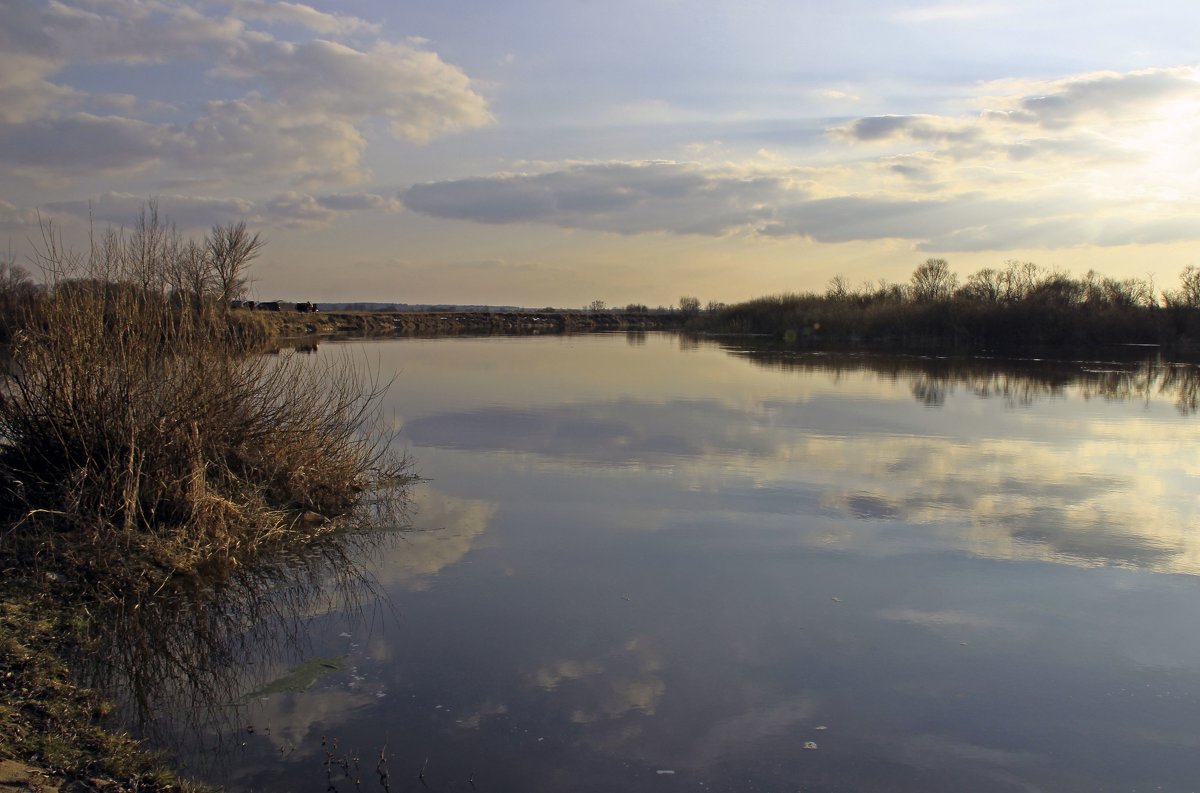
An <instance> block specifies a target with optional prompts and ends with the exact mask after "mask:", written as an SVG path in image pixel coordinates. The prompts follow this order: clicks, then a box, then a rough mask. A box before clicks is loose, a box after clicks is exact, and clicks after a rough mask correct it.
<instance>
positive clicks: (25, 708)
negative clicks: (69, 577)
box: [0, 569, 204, 793]
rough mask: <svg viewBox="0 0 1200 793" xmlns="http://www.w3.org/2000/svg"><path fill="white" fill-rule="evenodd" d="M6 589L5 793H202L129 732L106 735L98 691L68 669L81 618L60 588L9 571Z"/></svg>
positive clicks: (2, 610) (1, 704) (1, 620)
mask: <svg viewBox="0 0 1200 793" xmlns="http://www.w3.org/2000/svg"><path fill="white" fill-rule="evenodd" d="M4 577H5V584H4V586H3V589H0V738H2V740H0V792H2V793H9V792H10V791H12V792H14V793H15V791H74V792H76V793H82V792H84V791H159V792H161V793H168V792H172V793H174V792H183V791H202V790H204V788H201V787H199V786H196V785H193V784H190V783H188V782H186V781H185V780H183V779H181V778H179V777H178V776H177V775H176V774H175V773H174V772H173V771H171V770H170V769H169V768H168V767H167V765H166V763H165V762H164V759H163V757H162V756H161V755H159V754H156V753H153V752H148V751H146V750H145V749H143V748H142V747H141V745H140V744H139V743H138V742H137V741H136V740H134V739H133V738H131V737H130V736H129V735H127V734H125V733H123V732H114V731H110V730H109V729H107V728H106V727H105V726H104V724H103V721H104V718H105V716H106V714H107V713H108V710H109V707H110V706H109V705H108V703H107V701H106V700H105V698H104V697H103V696H102V695H101V694H100V693H99V692H97V691H94V690H92V689H89V688H86V687H84V686H81V685H79V683H78V682H77V681H76V679H75V677H74V675H73V674H72V672H71V670H70V669H69V668H68V665H67V663H66V662H65V661H64V660H63V659H64V658H65V657H67V655H68V654H69V650H70V645H71V643H72V641H73V637H74V635H75V631H76V629H77V626H78V624H79V621H80V620H82V619H84V618H85V616H84V614H82V613H79V612H77V611H76V610H75V609H72V608H70V607H69V606H68V605H67V603H66V602H65V601H64V600H63V599H61V598H59V597H57V595H56V594H55V593H54V591H53V587H54V582H52V581H46V582H43V583H41V584H35V583H33V582H28V581H21V585H20V586H18V585H17V582H18V581H20V579H19V577H18V575H17V574H16V572H15V571H13V570H11V569H10V570H5V571H4Z"/></svg>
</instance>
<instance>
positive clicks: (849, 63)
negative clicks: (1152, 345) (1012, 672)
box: [0, 0, 1200, 306]
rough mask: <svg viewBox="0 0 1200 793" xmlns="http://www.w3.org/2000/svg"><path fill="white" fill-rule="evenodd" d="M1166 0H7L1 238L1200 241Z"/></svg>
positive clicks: (712, 287) (342, 250)
mask: <svg viewBox="0 0 1200 793" xmlns="http://www.w3.org/2000/svg"><path fill="white" fill-rule="evenodd" d="M1196 30H1200V6H1198V5H1196V4H1195V3H1190V2H1158V1H1155V0H1149V1H1148V2H1142V3H1126V2H1121V3H1117V2H1108V0H1100V1H1099V2H1087V3H1084V2H1076V1H1075V0H1069V1H1065V2H1055V3H1044V2H1039V3H1034V2H1030V1H1027V0H1014V1H1013V2H974V3H973V2H961V3H949V2H945V3H939V2H909V1H907V0H885V1H884V2H877V1H876V2H862V1H861V0H849V1H848V2H843V3H837V4H828V3H815V2H788V1H786V0H739V2H732V0H728V1H727V0H706V1H704V2H693V3H683V2H679V1H678V0H638V2H629V1H627V0H606V1H605V2H598V1H589V0H565V1H564V2H553V3H551V2H545V0H510V1H508V2H504V3H496V2H481V1H480V0H442V2H426V1H425V0H414V2H405V3H386V2H382V0H344V1H343V2H336V3H335V2H313V3H311V4H305V3H299V2H270V0H0V249H4V250H11V251H12V253H13V255H15V256H16V257H17V258H18V260H23V258H24V257H25V256H26V255H27V253H28V252H29V247H30V244H29V242H28V241H29V240H30V239H32V238H34V237H36V236H37V223H38V218H39V217H41V218H53V219H54V221H55V223H56V224H58V225H59V226H60V227H61V228H62V229H63V230H64V232H65V233H66V234H67V235H68V237H69V238H71V239H72V240H75V241H76V243H77V244H82V243H83V242H84V241H85V239H86V237H85V236H84V232H85V230H86V227H87V222H88V218H89V216H90V217H91V218H93V219H94V222H96V223H97V224H99V225H101V226H103V225H106V224H114V225H122V224H125V225H128V224H129V223H131V222H132V221H133V219H134V218H135V217H136V215H137V213H138V210H139V208H140V206H141V205H142V204H143V203H144V202H145V201H146V200H147V199H148V198H156V199H157V200H158V202H159V206H160V209H161V211H162V212H164V213H165V214H167V215H168V216H169V217H170V218H171V220H173V221H174V222H175V223H176V225H177V226H178V227H179V228H180V230H181V231H184V232H185V233H195V234H200V233H203V231H204V230H205V229H206V228H207V227H209V226H210V225H211V224H213V223H217V222H229V221H232V220H237V219H245V220H247V222H248V223H249V224H250V225H251V226H252V227H253V228H255V229H256V230H258V231H261V232H262V233H263V235H264V236H265V237H266V238H267V239H268V241H269V244H268V246H267V248H266V249H265V251H264V255H263V257H262V259H261V260H260V262H259V263H258V264H257V267H256V270H255V273H254V276H255V279H256V280H255V285H254V291H255V293H256V295H257V296H258V297H260V298H263V299H270V298H275V297H282V298H287V299H297V300H301V299H312V300H322V301H332V300H379V301H400V302H448V303H491V304H519V305H527V306H543V305H558V306H579V305H584V304H586V303H588V302H590V301H591V300H595V299H600V300H605V301H607V302H608V303H609V304H611V305H623V304H624V303H627V302H635V301H636V302H642V303H648V304H650V305H657V304H668V305H669V304H673V303H674V302H676V300H677V299H678V298H679V296H680V295H683V294H694V295H697V296H699V297H700V298H701V299H702V300H703V301H708V300H722V301H734V300H740V299H745V298H750V297H755V296H758V295H762V294H768V293H775V292H782V291H795V290H805V289H814V290H822V289H824V287H825V284H826V282H827V281H828V280H829V279H830V278H831V277H833V276H835V275H839V274H840V275H844V276H845V277H846V278H847V279H848V280H849V281H850V282H851V283H852V284H858V283H861V282H863V281H875V280H877V279H879V278H887V279H889V280H893V281H899V280H905V279H907V277H908V275H909V273H910V272H911V271H912V269H913V267H915V266H916V265H917V264H918V263H919V262H921V261H922V260H924V259H925V258H926V257H928V256H944V257H946V258H947V259H949V260H950V263H951V266H952V267H953V268H954V269H955V270H956V271H957V272H958V273H959V274H960V275H963V276H965V275H966V274H968V273H970V272H974V271H975V270H978V269H980V268H981V267H996V266H999V265H1001V264H1003V262H1004V261H1005V260H1008V259H1021V260H1033V261H1036V262H1037V263H1039V264H1041V265H1043V266H1045V267H1050V268H1059V269H1063V270H1067V271H1070V272H1073V273H1076V274H1079V273H1082V272H1085V271H1086V270H1087V269H1089V268H1095V269H1097V270H1098V271H1100V272H1101V273H1103V274H1105V275H1110V276H1114V277H1129V276H1138V277H1145V276H1146V275H1148V274H1153V276H1154V278H1155V282H1156V284H1157V285H1158V286H1159V287H1160V288H1161V287H1173V286H1174V285H1175V279H1176V276H1177V274H1178V272H1179V271H1180V270H1181V269H1182V268H1183V267H1184V266H1185V265H1188V264H1196V263H1200V255H1198V250H1200V246H1198V244H1197V241H1198V240H1200V222H1198V221H1200V186H1198V185H1200V180H1198V179H1197V177H1198V176H1200V148H1198V147H1197V145H1196V141H1197V140H1200V65H1198V56H1197V50H1196V47H1195V43H1194V36H1195V31H1196Z"/></svg>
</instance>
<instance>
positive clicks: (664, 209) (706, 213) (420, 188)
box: [400, 162, 791, 235]
mask: <svg viewBox="0 0 1200 793" xmlns="http://www.w3.org/2000/svg"><path fill="white" fill-rule="evenodd" d="M790 189H791V188H790V187H789V186H788V183H787V181H786V180H785V179H783V178H781V177H778V176H757V175H738V174H727V173H718V172H711V171H706V170H704V169H702V168H699V167H697V166H695V165H691V164H686V163H674V162H634V163H622V162H618V163H590V164H575V165H570V166H568V167H567V168H565V169H563V170H559V171H550V172H547V173H540V174H504V175H499V176H490V177H483V178H476V179H459V180H452V181H444V182H431V183H427V184H420V185H415V186H414V187H411V188H409V189H408V190H406V191H404V192H403V193H402V194H401V196H400V198H401V200H402V201H403V203H404V205H405V206H406V207H407V208H409V209H411V210H414V211H417V212H421V213H424V214H427V215H432V216H435V217H443V218H455V219H460V220H472V221H475V222H480V223H549V224H553V225H557V226H562V227H564V228H589V229H596V230H600V231H613V232H617V233H620V234H638V233H643V232H652V231H667V232H673V233H677V234H708V235H720V234H726V233H729V232H731V231H734V230H736V229H739V228H742V227H746V226H755V225H760V224H761V223H762V222H764V221H766V220H769V219H770V218H771V216H772V211H771V209H770V208H769V204H770V203H771V202H773V201H775V200H777V199H778V198H779V196H780V195H781V194H782V193H784V192H787V191H789V190H790Z"/></svg>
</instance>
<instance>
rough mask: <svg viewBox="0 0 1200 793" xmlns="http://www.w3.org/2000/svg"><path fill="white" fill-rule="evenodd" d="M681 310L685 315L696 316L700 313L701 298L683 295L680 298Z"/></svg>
mask: <svg viewBox="0 0 1200 793" xmlns="http://www.w3.org/2000/svg"><path fill="white" fill-rule="evenodd" d="M679 311H680V312H681V313H682V314H683V315H684V316H688V317H691V316H695V315H696V314H699V313H700V298H698V297H688V296H686V295H685V296H683V297H681V298H679Z"/></svg>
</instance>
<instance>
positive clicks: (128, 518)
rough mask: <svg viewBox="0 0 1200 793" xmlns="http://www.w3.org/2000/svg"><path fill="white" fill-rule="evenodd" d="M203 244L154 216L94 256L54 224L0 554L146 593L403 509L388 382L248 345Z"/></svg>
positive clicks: (7, 390) (5, 468) (14, 437)
mask: <svg viewBox="0 0 1200 793" xmlns="http://www.w3.org/2000/svg"><path fill="white" fill-rule="evenodd" d="M214 231H215V230H214ZM205 250H206V246H205V244H204V243H196V242H194V241H189V240H182V239H180V238H178V237H177V236H176V235H175V234H174V233H173V232H172V231H169V230H164V229H162V228H161V227H160V226H159V224H158V223H157V218H156V217H153V216H152V217H150V218H149V219H147V217H146V216H143V219H142V223H141V224H140V225H139V227H138V228H137V229H136V230H135V231H134V232H133V233H132V234H124V233H120V232H110V233H109V234H107V235H105V236H104V238H103V239H102V240H101V241H99V242H98V243H95V244H93V245H92V246H91V249H90V250H89V251H88V252H87V254H85V255H76V254H72V253H70V252H67V251H65V250H64V249H63V248H62V246H61V244H60V243H59V241H58V240H57V238H56V237H55V235H54V233H53V229H52V228H50V227H47V228H46V229H45V234H44V244H43V247H42V250H41V252H40V257H41V262H40V264H41V265H42V269H43V270H44V272H45V273H46V278H45V283H44V285H43V287H42V289H41V291H40V294H39V295H38V296H37V298H36V299H34V300H28V301H25V302H24V304H23V305H22V306H21V308H20V310H18V311H16V312H15V313H14V314H13V315H12V316H10V317H9V319H8V323H9V325H10V335H11V338H12V345H11V362H10V363H9V367H8V372H7V374H6V376H5V377H4V380H3V383H2V385H0V521H2V523H0V561H4V562H6V563H7V564H9V565H15V566H18V567H20V569H23V570H26V571H28V570H35V571H43V572H45V573H52V574H55V575H61V576H65V577H66V578H67V579H68V580H69V581H70V583H72V584H75V585H81V586H89V587H91V588H93V589H95V590H97V591H98V594H100V595H101V596H102V597H106V598H113V599H121V600H125V601H128V600H129V599H130V598H133V599H135V600H136V599H139V598H141V597H145V596H148V595H151V594H153V593H155V592H159V591H161V590H162V589H163V588H164V587H168V586H171V585H173V582H179V581H187V580H195V579H197V578H200V577H203V576H205V575H208V574H218V575H219V574H220V572H221V571H222V570H228V569H229V568H230V567H232V566H236V565H238V564H239V563H240V562H243V561H246V559H247V558H248V557H250V556H252V555H254V554H255V553H257V552H258V551H260V550H261V549H263V548H264V547H269V546H282V545H294V544H296V543H299V542H303V541H305V540H307V539H311V538H313V537H315V536H319V535H321V534H326V533H329V532H331V531H334V530H337V529H339V528H343V527H348V526H353V525H359V524H362V523H363V522H364V521H370V520H373V519H378V518H379V517H380V510H386V509H387V506H388V504H389V503H394V502H395V500H396V499H399V498H402V485H403V482H404V481H405V480H404V477H403V473H404V463H403V460H400V459H397V458H396V457H394V456H393V455H392V454H391V452H390V451H389V448H388V444H387V438H386V437H383V436H381V435H380V434H379V433H378V432H377V431H376V428H377V423H376V421H375V419H376V415H375V411H376V409H377V406H378V401H379V400H378V398H379V396H380V394H381V392H382V390H383V388H384V387H385V386H384V385H381V383H380V382H379V381H378V380H377V379H374V378H372V377H370V376H369V375H366V374H364V373H363V371H362V370H361V367H358V366H356V365H355V364H354V363H353V362H352V361H350V360H348V359H341V360H333V361H330V360H329V359H328V357H327V356H322V358H321V359H319V360H317V361H314V360H313V359H312V358H311V356H297V355H290V354H285V355H280V356H264V355H258V354H255V353H254V349H255V344H256V342H257V341H259V340H260V337H261V336H262V334H263V333H264V332H265V331H264V330H263V329H262V328H260V327H257V326H254V325H252V324H249V323H247V322H246V321H245V320H244V319H243V317H244V316H245V315H246V314H248V313H249V312H233V311H230V310H229V309H228V303H227V302H226V301H225V300H223V299H218V298H217V296H216V295H217V294H219V291H220V290H221V289H223V285H222V284H220V283H218V282H215V281H208V280H206V278H205V276H204V267H205V265H204V258H205V256H206V254H205V252H204V251H205ZM255 250H256V248H255ZM251 253H252V252H251ZM243 272H244V271H243ZM381 489H382V491H381Z"/></svg>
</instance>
